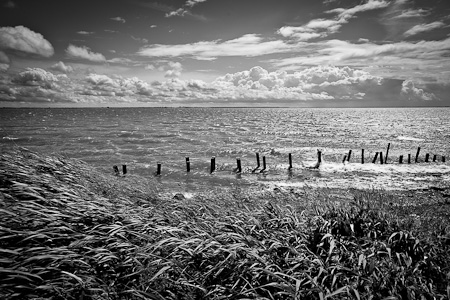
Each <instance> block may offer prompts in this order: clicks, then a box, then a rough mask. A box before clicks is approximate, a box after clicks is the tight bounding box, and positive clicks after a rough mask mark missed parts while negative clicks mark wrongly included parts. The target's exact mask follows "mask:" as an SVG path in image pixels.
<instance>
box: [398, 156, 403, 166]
mask: <svg viewBox="0 0 450 300" xmlns="http://www.w3.org/2000/svg"><path fill="white" fill-rule="evenodd" d="M398 163H399V164H402V163H403V155H400V157H399V158H398Z"/></svg>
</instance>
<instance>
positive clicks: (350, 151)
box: [347, 150, 352, 162]
mask: <svg viewBox="0 0 450 300" xmlns="http://www.w3.org/2000/svg"><path fill="white" fill-rule="evenodd" d="M351 155H352V150H348V155H347V161H348V162H350V156H351Z"/></svg>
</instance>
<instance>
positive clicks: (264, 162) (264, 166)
mask: <svg viewBox="0 0 450 300" xmlns="http://www.w3.org/2000/svg"><path fill="white" fill-rule="evenodd" d="M265 170H266V157H265V156H263V168H262V169H261V171H259V172H260V173H262V172H264V171H265Z"/></svg>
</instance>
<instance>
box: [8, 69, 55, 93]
mask: <svg viewBox="0 0 450 300" xmlns="http://www.w3.org/2000/svg"><path fill="white" fill-rule="evenodd" d="M58 81H59V80H58V77H56V76H55V75H54V74H53V73H51V72H47V71H45V70H43V69H41V68H27V69H26V70H25V71H23V72H20V73H19V74H18V75H17V76H16V77H15V78H14V82H15V83H17V84H19V85H27V86H41V87H44V88H53V87H55V83H56V82H58Z"/></svg>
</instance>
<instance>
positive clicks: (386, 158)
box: [384, 143, 391, 164]
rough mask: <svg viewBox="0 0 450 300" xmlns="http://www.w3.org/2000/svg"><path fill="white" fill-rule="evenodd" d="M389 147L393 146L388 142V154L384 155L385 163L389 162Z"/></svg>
mask: <svg viewBox="0 0 450 300" xmlns="http://www.w3.org/2000/svg"><path fill="white" fill-rule="evenodd" d="M389 148H391V143H388V146H387V149H386V156H385V157H384V163H385V164H387V160H388V155H389Z"/></svg>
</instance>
